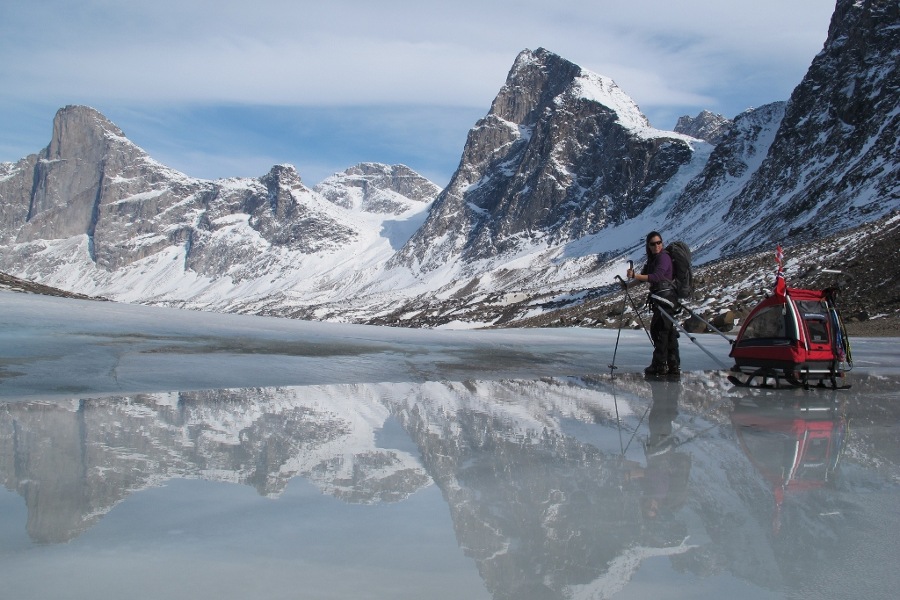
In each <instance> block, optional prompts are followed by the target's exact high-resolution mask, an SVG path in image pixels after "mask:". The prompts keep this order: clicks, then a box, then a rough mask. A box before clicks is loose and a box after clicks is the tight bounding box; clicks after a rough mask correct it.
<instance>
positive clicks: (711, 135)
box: [675, 110, 732, 144]
mask: <svg viewBox="0 0 900 600" xmlns="http://www.w3.org/2000/svg"><path fill="white" fill-rule="evenodd" d="M731 123H732V122H731V120H730V119H728V118H726V117H724V116H722V115H719V114H716V113H713V112H710V111H708V110H703V111H700V114H698V115H697V116H696V117H691V116H689V115H684V116H682V117H679V118H678V123H676V124H675V131H676V132H677V133H683V134H684V135H689V136H691V137H695V138H697V139H698V140H704V141H707V142H709V143H710V144H718V143H719V142H721V141H722V138H723V137H725V134H727V133H728V129H729V127H731Z"/></svg>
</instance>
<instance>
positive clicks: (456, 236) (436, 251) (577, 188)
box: [395, 49, 702, 271]
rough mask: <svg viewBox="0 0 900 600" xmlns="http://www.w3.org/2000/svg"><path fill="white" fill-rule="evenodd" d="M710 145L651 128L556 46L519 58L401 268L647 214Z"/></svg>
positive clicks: (616, 92)
mask: <svg viewBox="0 0 900 600" xmlns="http://www.w3.org/2000/svg"><path fill="white" fill-rule="evenodd" d="M697 144H702V142H700V141H699V140H693V139H692V138H688V137H686V136H681V135H678V134H675V133H672V132H662V131H658V130H654V129H652V128H651V127H650V125H649V123H648V122H647V119H646V117H644V115H643V114H642V113H641V112H640V110H639V109H638V107H637V106H636V105H635V104H634V102H633V101H632V100H631V99H630V98H629V97H628V96H626V95H625V94H624V93H623V92H622V91H621V90H620V89H619V88H618V86H616V84H615V83H614V82H613V81H612V80H610V79H607V78H604V77H601V76H599V75H596V74H594V73H590V72H588V71H585V70H583V69H581V68H580V67H578V66H577V65H574V64H572V63H570V62H568V61H566V60H564V59H562V58H560V57H559V56H557V55H555V54H553V53H551V52H548V51H547V50H544V49H538V50H536V51H534V52H532V51H529V50H526V51H524V52H522V53H521V54H520V55H519V56H518V58H517V59H516V61H515V64H514V65H513V67H512V69H511V70H510V73H509V76H508V78H507V80H506V84H505V85H504V86H503V88H502V89H501V90H500V92H499V93H498V95H497V97H496V98H495V99H494V102H493V104H492V106H491V110H490V112H489V113H488V114H487V115H486V116H485V117H484V118H483V119H481V120H480V121H479V122H478V123H476V125H475V127H473V128H472V130H471V131H470V132H469V135H468V139H467V141H466V145H465V148H464V149H463V153H462V159H461V160H460V166H459V169H458V170H457V171H456V173H455V174H454V175H453V177H452V179H451V181H450V184H449V185H448V187H447V188H446V189H445V190H444V192H443V193H442V194H441V195H440V196H439V197H438V199H437V201H436V202H435V206H434V208H433V210H432V211H431V214H430V216H429V219H428V220H427V221H426V223H425V224H424V226H423V227H422V228H421V229H420V230H419V231H418V232H417V233H416V235H415V236H414V237H413V238H412V239H411V240H410V242H409V243H408V244H407V246H406V247H405V248H404V249H403V250H402V251H401V252H400V253H399V254H398V256H397V257H396V261H395V264H405V265H408V266H412V265H418V266H420V267H421V268H422V269H424V270H425V271H428V270H431V269H434V268H437V267H438V266H440V265H442V264H445V263H446V262H447V261H448V260H451V257H458V258H461V259H462V260H463V261H474V260H479V259H488V258H491V257H494V256H497V255H501V254H505V253H509V252H513V251H515V250H516V249H517V248H518V247H520V246H521V245H522V244H524V243H526V242H532V243H533V242H538V241H546V242H548V243H560V242H565V241H570V240H574V239H577V238H580V237H583V236H585V235H588V234H592V233H596V232H598V231H600V230H602V229H604V228H606V227H610V226H613V225H616V224H621V223H622V222H624V221H625V220H627V219H629V218H633V217H635V216H637V215H639V214H640V213H641V212H642V211H643V210H645V209H646V208H647V207H648V206H649V205H650V204H651V203H652V202H653V201H654V200H655V199H656V198H657V196H658V195H659V193H660V191H661V189H662V188H663V187H664V186H665V185H666V184H667V183H668V182H669V181H670V180H671V178H672V177H673V176H674V175H675V173H676V172H677V171H678V169H679V168H681V167H682V166H683V165H685V164H687V163H688V162H689V161H690V160H691V158H692V155H693V145H697Z"/></svg>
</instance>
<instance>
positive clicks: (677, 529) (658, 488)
mask: <svg viewBox="0 0 900 600" xmlns="http://www.w3.org/2000/svg"><path fill="white" fill-rule="evenodd" d="M650 385H651V390H652V393H653V402H652V404H651V406H650V413H649V415H648V423H649V427H650V435H649V437H648V438H647V442H646V444H645V445H644V455H645V456H646V459H647V464H646V466H645V467H643V468H641V467H638V468H635V469H632V470H631V478H633V479H637V480H638V483H639V486H638V491H639V494H640V507H641V515H642V517H643V522H644V526H645V532H644V533H645V537H647V539H646V540H645V542H647V543H648V545H653V546H668V545H672V544H678V543H681V542H682V541H683V539H684V537H685V535H683V534H684V532H685V528H684V526H683V525H680V524H678V523H676V522H674V521H673V520H672V519H671V517H672V515H673V514H674V513H675V512H677V511H678V510H679V509H680V508H681V507H682V506H684V503H685V500H686V499H687V488H688V480H689V479H690V472H691V457H690V455H689V454H687V453H685V452H680V451H678V440H677V439H676V438H675V436H674V435H673V422H674V421H675V419H676V418H677V416H678V398H679V396H680V394H681V385H680V384H679V382H677V381H652V382H651V383H650Z"/></svg>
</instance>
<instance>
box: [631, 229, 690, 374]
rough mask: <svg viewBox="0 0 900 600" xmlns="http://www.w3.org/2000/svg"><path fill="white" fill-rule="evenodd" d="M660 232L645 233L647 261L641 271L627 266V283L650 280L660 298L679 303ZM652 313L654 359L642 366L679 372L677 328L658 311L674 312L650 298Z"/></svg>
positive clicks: (660, 371) (657, 371)
mask: <svg viewBox="0 0 900 600" xmlns="http://www.w3.org/2000/svg"><path fill="white" fill-rule="evenodd" d="M663 248H664V246H663V239H662V235H661V234H660V233H659V232H658V231H651V232H650V233H648V234H647V245H646V250H647V262H646V264H644V268H643V269H641V272H640V273H635V272H634V269H628V273H627V275H628V278H629V280H631V281H629V282H628V283H627V284H626V287H632V286H634V285H637V284H638V283H644V282H646V283H649V284H650V293H651V294H652V295H655V296H659V297H660V298H665V299H666V300H669V301H671V302H672V304H673V305H674V306H677V305H678V298H677V294H676V293H675V287H674V284H673V283H672V278H673V277H672V275H673V266H672V258H671V257H670V256H669V254H668V252H665V251H664V250H663ZM648 304H649V305H650V309H651V310H652V312H653V317H652V318H651V320H650V338H651V339H652V340H653V360H652V361H651V362H650V366H649V367H647V368H646V369H644V373H645V374H647V375H666V374H671V375H678V374H679V373H680V370H681V357H680V355H679V353H678V331H677V330H676V329H675V325H674V324H673V323H672V321H670V320H669V319H667V318H666V317H665V316H664V315H663V314H662V313H661V312H660V311H661V310H666V311H667V312H668V313H669V314H670V315H671V316H674V314H673V312H674V311H673V309H672V308H670V307H661V306H660V303H659V302H656V301H654V300H653V299H652V298H651V299H649V300H648Z"/></svg>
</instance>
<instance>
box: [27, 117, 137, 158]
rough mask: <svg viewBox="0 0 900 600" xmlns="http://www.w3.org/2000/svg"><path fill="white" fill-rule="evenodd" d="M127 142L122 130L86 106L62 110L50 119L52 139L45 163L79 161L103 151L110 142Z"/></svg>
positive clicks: (45, 154)
mask: <svg viewBox="0 0 900 600" xmlns="http://www.w3.org/2000/svg"><path fill="white" fill-rule="evenodd" d="M112 139H117V140H121V141H127V140H126V138H125V134H124V133H122V130H121V129H119V128H118V127H116V126H115V125H114V124H113V123H112V122H111V121H109V120H108V119H107V118H106V117H104V116H103V115H102V114H100V113H99V112H97V111H96V110H95V109H93V108H90V107H88V106H73V105H70V106H66V107H64V108H61V109H59V110H58V111H57V112H56V116H55V117H54V119H53V137H52V139H51V140H50V145H49V146H47V148H46V150H45V152H44V158H45V159H47V160H65V159H68V158H80V157H83V156H84V155H85V153H89V154H91V153H96V152H100V151H104V150H105V149H106V148H107V146H108V143H109V141H110V140H112Z"/></svg>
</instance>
